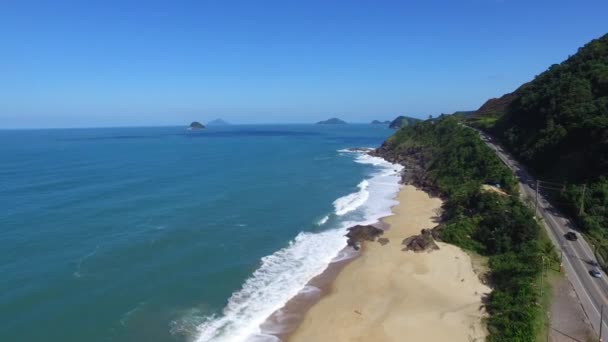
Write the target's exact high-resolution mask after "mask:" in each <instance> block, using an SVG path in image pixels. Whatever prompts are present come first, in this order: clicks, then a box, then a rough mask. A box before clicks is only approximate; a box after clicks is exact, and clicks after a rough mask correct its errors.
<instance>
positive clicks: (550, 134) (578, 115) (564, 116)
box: [493, 34, 608, 182]
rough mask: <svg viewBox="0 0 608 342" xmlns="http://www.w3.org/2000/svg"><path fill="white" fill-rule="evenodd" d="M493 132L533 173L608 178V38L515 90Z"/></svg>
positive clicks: (580, 178) (566, 177)
mask: <svg viewBox="0 0 608 342" xmlns="http://www.w3.org/2000/svg"><path fill="white" fill-rule="evenodd" d="M515 94H516V96H515V99H514V100H513V101H512V102H511V104H510V105H509V106H508V107H507V111H506V113H505V114H504V115H503V116H502V117H501V118H500V119H499V120H498V122H497V123H496V125H495V127H494V129H493V132H494V133H495V135H498V136H499V137H500V138H501V140H502V141H503V142H504V143H505V144H506V145H507V147H508V148H509V149H510V150H511V151H512V152H513V153H515V154H516V155H517V156H518V157H519V159H520V160H521V161H522V162H524V163H526V164H527V165H529V166H530V167H532V168H533V169H534V171H536V173H537V174H539V175H541V176H546V177H550V178H552V179H555V178H557V179H563V180H570V181H574V182H581V181H585V180H588V179H595V178H597V177H599V176H601V175H606V174H608V34H607V35H604V36H603V37H601V38H599V39H596V40H593V41H591V42H590V43H588V44H587V45H585V46H584V47H582V48H580V49H579V51H578V52H577V53H576V54H575V55H573V56H571V57H570V58H568V59H567V60H566V61H564V62H563V63H561V64H559V65H553V66H551V67H550V68H549V69H548V70H547V71H545V72H543V73H542V74H540V75H539V76H537V77H536V78H535V79H534V80H533V81H532V82H530V83H529V84H527V85H526V86H525V87H522V88H520V89H518V90H517V92H516V93H515Z"/></svg>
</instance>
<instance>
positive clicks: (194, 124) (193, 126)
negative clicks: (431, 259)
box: [190, 121, 205, 129]
mask: <svg viewBox="0 0 608 342" xmlns="http://www.w3.org/2000/svg"><path fill="white" fill-rule="evenodd" d="M203 128H205V126H204V125H203V124H202V123H200V122H198V121H193V122H192V123H191V124H190V129H203Z"/></svg>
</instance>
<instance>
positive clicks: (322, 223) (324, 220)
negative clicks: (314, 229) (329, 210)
mask: <svg viewBox="0 0 608 342" xmlns="http://www.w3.org/2000/svg"><path fill="white" fill-rule="evenodd" d="M328 220H329V215H325V216H323V218H321V219H320V220H319V221H317V226H322V225H324V224H325V223H327V221H328Z"/></svg>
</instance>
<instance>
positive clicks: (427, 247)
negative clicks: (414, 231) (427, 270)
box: [401, 229, 439, 253]
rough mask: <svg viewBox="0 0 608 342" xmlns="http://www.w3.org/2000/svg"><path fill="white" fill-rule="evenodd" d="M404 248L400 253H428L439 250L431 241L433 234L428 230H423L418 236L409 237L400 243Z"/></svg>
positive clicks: (433, 241)
mask: <svg viewBox="0 0 608 342" xmlns="http://www.w3.org/2000/svg"><path fill="white" fill-rule="evenodd" d="M401 244H402V245H404V246H405V247H404V248H403V249H402V251H414V252H416V253H420V252H430V251H433V250H437V249H439V246H437V244H436V243H435V240H434V239H433V232H432V231H431V230H430V229H423V230H422V231H421V232H420V235H414V236H410V237H408V238H407V239H405V240H403V242H402V243H401Z"/></svg>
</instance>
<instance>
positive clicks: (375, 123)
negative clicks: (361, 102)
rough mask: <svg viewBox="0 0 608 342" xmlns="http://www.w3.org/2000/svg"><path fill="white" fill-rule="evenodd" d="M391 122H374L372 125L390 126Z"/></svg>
mask: <svg viewBox="0 0 608 342" xmlns="http://www.w3.org/2000/svg"><path fill="white" fill-rule="evenodd" d="M390 123H391V122H390V120H385V121H380V120H374V121H372V123H371V124H372V125H390Z"/></svg>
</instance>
